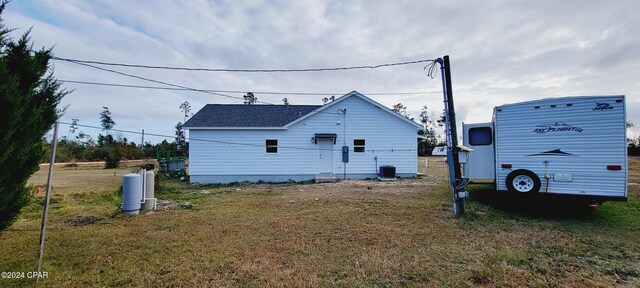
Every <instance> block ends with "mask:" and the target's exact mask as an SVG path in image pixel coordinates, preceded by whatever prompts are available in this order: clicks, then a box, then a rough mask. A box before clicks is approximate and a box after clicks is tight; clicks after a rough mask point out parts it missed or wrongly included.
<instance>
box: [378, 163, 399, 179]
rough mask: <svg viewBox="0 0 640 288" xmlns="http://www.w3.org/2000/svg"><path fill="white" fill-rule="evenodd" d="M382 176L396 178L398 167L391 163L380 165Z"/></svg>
mask: <svg viewBox="0 0 640 288" xmlns="http://www.w3.org/2000/svg"><path fill="white" fill-rule="evenodd" d="M380 177H382V178H396V167H393V166H391V165H384V166H380Z"/></svg>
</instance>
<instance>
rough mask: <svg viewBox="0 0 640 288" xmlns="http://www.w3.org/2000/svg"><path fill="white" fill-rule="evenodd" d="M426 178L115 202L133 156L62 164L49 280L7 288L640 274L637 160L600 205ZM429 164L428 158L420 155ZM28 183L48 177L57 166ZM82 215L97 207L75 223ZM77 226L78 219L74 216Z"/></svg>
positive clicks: (561, 282)
mask: <svg viewBox="0 0 640 288" xmlns="http://www.w3.org/2000/svg"><path fill="white" fill-rule="evenodd" d="M440 159H441V158H430V159H429V160H430V162H429V171H428V172H427V175H426V176H425V177H423V178H420V179H402V180H399V181H395V182H378V181H341V182H339V183H331V184H246V185H245V184H242V185H233V186H201V187H192V186H190V185H188V184H185V183H180V182H171V181H163V182H162V186H163V189H162V190H161V191H158V192H157V193H156V196H157V197H159V198H160V199H170V200H175V201H177V203H178V205H177V206H176V207H175V208H172V209H169V210H162V211H155V212H149V213H143V214H142V215H139V216H136V217H124V216H122V215H120V214H117V215H116V216H115V217H111V213H112V212H113V211H114V210H115V209H116V204H117V203H118V202H119V201H120V200H119V196H118V193H117V191H118V189H119V187H120V185H121V181H122V180H121V179H122V175H124V174H126V173H128V172H130V170H131V168H125V169H117V170H105V169H99V168H95V167H94V168H92V167H76V168H70V167H57V168H56V171H55V181H54V194H55V195H54V197H53V199H52V207H51V210H50V215H49V222H48V230H47V242H46V248H45V258H44V259H45V260H44V265H43V270H44V271H47V272H48V274H49V277H48V278H46V279H40V280H38V281H37V282H36V280H34V279H0V286H4V287H6V286H25V285H35V286H46V287H49V286H54V287H80V286H118V287H122V286H153V287H157V286H198V287H201V286H211V287H219V286H240V287H265V286H269V287H271V286H273V287H317V286H320V287H335V286H339V287H404V286H408V287H425V286H426V287H467V286H484V287H495V286H507V287H510V286H512V287H520V286H535V287H558V286H567V287H599V286H601V287H609V286H614V285H620V286H628V287H637V286H640V188H639V186H638V185H637V183H639V182H640V163H639V162H640V160H639V159H638V158H631V159H630V161H629V166H630V167H631V168H630V179H629V182H631V183H630V186H629V196H630V197H629V201H628V202H626V203H623V202H607V203H605V204H604V205H602V206H601V208H600V210H598V211H597V212H589V211H586V210H583V209H579V208H576V207H574V206H572V205H570V204H568V203H561V202H558V201H550V200H548V199H546V200H541V199H535V198H521V197H520V198H515V197H513V196H509V195H497V194H495V193H493V192H492V191H491V187H486V186H477V187H471V188H469V189H470V192H471V199H469V200H468V201H467V205H466V208H467V215H466V216H464V217H462V218H455V217H453V216H452V212H451V199H450V198H451V196H450V194H449V192H448V191H449V190H448V188H447V186H446V174H445V173H446V172H445V165H444V163H442V162H438V161H439V160H440ZM420 165H421V168H420V169H421V171H422V172H424V169H425V168H424V159H420ZM30 183H32V184H34V185H42V186H44V183H46V168H43V169H41V170H40V171H39V172H37V173H36V174H35V175H34V176H33V177H32V179H31V181H30ZM41 203H42V197H37V198H36V199H34V201H33V203H32V204H31V205H30V206H28V207H26V208H25V209H24V210H23V212H22V214H21V216H20V219H19V220H18V221H17V222H16V223H15V224H14V225H13V226H11V227H10V228H9V229H8V230H6V231H4V232H2V233H1V234H0V271H23V272H27V271H33V270H35V269H36V261H37V255H38V239H39V227H40V221H41V220H40V219H41V216H42V215H41V213H42V205H41ZM77 216H83V217H86V216H94V217H98V218H99V219H98V220H97V221H95V222H93V223H92V224H88V225H77V224H78V223H77V222H76V221H73V220H75V219H76V217H77ZM74 224H76V225H74Z"/></svg>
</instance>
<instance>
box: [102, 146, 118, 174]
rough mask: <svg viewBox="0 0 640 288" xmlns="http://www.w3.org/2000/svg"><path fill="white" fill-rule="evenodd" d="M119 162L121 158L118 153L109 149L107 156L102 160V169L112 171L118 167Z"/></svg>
mask: <svg viewBox="0 0 640 288" xmlns="http://www.w3.org/2000/svg"><path fill="white" fill-rule="evenodd" d="M120 160H122V156H121V155H120V153H119V152H118V150H117V149H111V150H110V151H109V152H107V156H106V157H105V158H104V161H105V163H104V168H105V169H114V168H118V167H119V166H120Z"/></svg>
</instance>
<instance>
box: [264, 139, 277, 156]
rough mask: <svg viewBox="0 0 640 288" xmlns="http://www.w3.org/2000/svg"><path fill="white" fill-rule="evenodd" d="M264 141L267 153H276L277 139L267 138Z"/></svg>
mask: <svg viewBox="0 0 640 288" xmlns="http://www.w3.org/2000/svg"><path fill="white" fill-rule="evenodd" d="M265 142H266V143H265V145H266V147H267V153H278V140H275V139H267V140H266V141H265Z"/></svg>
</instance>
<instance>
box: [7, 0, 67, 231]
mask: <svg viewBox="0 0 640 288" xmlns="http://www.w3.org/2000/svg"><path fill="white" fill-rule="evenodd" d="M7 3H8V2H7V1H2V2H0V16H1V14H2V12H3V10H4V8H5V6H6V4H7ZM9 32H10V30H9V29H7V28H6V27H5V26H4V25H3V24H2V18H0V123H2V125H0V147H2V149H0V167H3V171H2V173H0V183H2V184H0V230H3V229H5V228H7V227H9V225H11V224H12V223H13V221H15V219H16V216H17V215H18V213H19V212H20V209H21V208H22V207H23V206H24V205H26V204H27V203H29V200H30V195H31V193H32V191H30V189H28V188H27V187H26V184H27V180H28V179H29V177H30V176H31V175H32V174H33V173H34V172H35V171H36V170H38V163H39V162H40V159H42V156H43V153H44V152H45V150H46V149H43V144H46V142H44V141H42V138H43V136H44V135H45V133H46V132H47V131H49V129H51V126H52V124H53V123H55V121H56V120H58V118H59V117H60V115H61V114H62V112H63V111H62V110H59V109H57V107H58V104H59V103H60V100H61V99H62V97H64V95H66V94H67V93H68V92H67V91H65V90H63V89H60V85H61V82H59V81H57V80H56V79H55V78H54V77H53V70H52V68H51V67H50V66H49V60H51V57H52V56H53V54H52V52H51V49H41V50H38V51H34V50H33V49H32V48H33V47H32V44H31V43H30V42H31V41H30V38H29V32H27V33H25V34H24V35H22V37H20V39H18V40H17V41H16V40H13V39H11V38H9V37H8V33H9Z"/></svg>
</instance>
